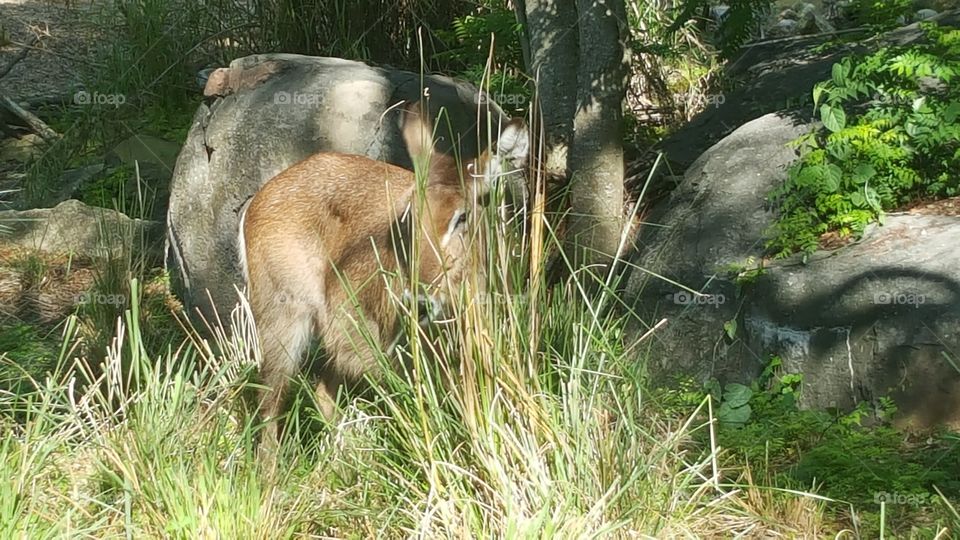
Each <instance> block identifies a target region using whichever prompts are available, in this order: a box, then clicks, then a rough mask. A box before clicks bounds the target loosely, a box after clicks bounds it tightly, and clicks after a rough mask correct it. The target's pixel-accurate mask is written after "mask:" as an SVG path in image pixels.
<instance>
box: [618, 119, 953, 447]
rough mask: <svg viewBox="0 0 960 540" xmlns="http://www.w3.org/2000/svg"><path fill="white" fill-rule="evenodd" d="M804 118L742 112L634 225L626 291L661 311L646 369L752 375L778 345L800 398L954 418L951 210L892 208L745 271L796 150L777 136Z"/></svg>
mask: <svg viewBox="0 0 960 540" xmlns="http://www.w3.org/2000/svg"><path fill="white" fill-rule="evenodd" d="M808 128H809V126H808V125H806V124H804V123H802V122H798V121H797V119H793V118H789V117H783V116H778V115H767V116H764V117H761V118H759V119H757V120H754V121H752V122H748V123H747V124H745V125H744V126H741V127H740V128H739V129H737V130H736V131H734V132H733V133H732V134H731V135H729V136H728V137H726V138H724V139H723V140H722V141H720V142H719V143H718V144H716V145H715V146H713V147H712V148H710V150H708V151H707V152H706V153H704V154H703V155H702V156H701V157H700V158H699V159H698V160H697V161H696V162H695V163H694V164H693V165H692V166H691V167H690V168H689V169H688V171H687V173H686V176H685V178H684V180H683V182H682V183H681V185H680V187H678V188H677V190H676V191H675V192H674V193H673V194H672V195H671V197H670V199H669V200H667V201H666V202H664V203H663V204H662V205H660V206H659V207H658V208H657V209H655V210H654V212H653V214H652V215H651V217H650V218H649V220H648V225H647V226H645V227H644V229H642V230H641V233H640V250H639V252H638V255H637V258H636V259H635V260H634V262H635V263H636V264H638V266H639V269H636V270H634V271H633V275H632V276H631V278H630V281H629V284H628V291H629V294H630V295H631V296H632V298H633V300H635V306H636V309H637V310H638V312H639V313H640V314H641V315H642V317H643V319H644V320H645V321H647V322H649V323H654V322H656V321H658V320H660V319H661V318H664V317H665V318H667V320H668V322H667V324H666V326H664V327H662V328H661V329H660V330H659V331H657V332H656V333H654V334H653V336H652V337H651V338H650V340H649V341H648V344H649V347H650V349H649V356H648V358H649V359H650V361H651V362H652V365H653V367H654V371H655V372H657V373H658V374H660V375H674V374H686V375H692V376H694V377H697V378H700V379H702V380H705V379H707V378H709V377H717V378H719V379H721V380H727V381H737V382H747V381H749V380H752V379H753V378H755V377H756V376H757V375H758V374H759V373H760V371H761V370H762V368H763V366H764V365H765V364H766V363H767V362H768V361H769V359H770V357H771V356H773V355H777V356H779V357H780V358H781V359H782V360H783V366H784V368H785V369H786V370H787V371H788V372H792V373H803V375H804V380H803V389H802V394H801V405H802V406H806V407H813V408H822V407H840V408H849V407H852V406H854V405H855V404H856V403H858V402H860V401H870V400H874V399H876V398H879V397H882V396H889V397H892V398H894V400H895V401H896V403H897V404H898V406H899V407H900V411H901V413H903V414H902V416H901V419H902V421H903V422H904V423H907V424H911V425H913V426H915V427H924V428H925V427H931V426H939V425H944V424H946V425H950V426H953V427H960V370H958V369H957V367H956V366H960V356H958V353H960V251H958V250H957V249H956V246H957V239H958V238H960V217H956V216H941V215H922V214H921V213H919V212H918V213H905V214H899V215H888V216H887V219H886V222H885V225H884V226H882V227H880V226H873V227H871V228H869V229H868V230H867V232H866V234H865V235H864V237H863V238H862V239H861V240H860V241H858V242H856V243H854V244H850V245H847V246H845V247H842V248H839V249H837V250H833V251H829V252H827V251H821V252H817V253H815V254H814V255H812V256H811V257H809V258H808V259H807V261H806V263H804V262H803V261H802V260H800V259H797V258H794V259H787V260H783V261H772V262H771V261H767V262H766V263H765V265H764V266H765V268H764V269H763V271H762V273H760V274H759V275H757V274H755V273H754V274H751V273H750V272H749V270H750V269H751V268H756V267H757V266H758V263H759V262H760V261H761V260H762V253H763V240H764V236H763V232H764V230H765V229H766V228H767V226H768V225H769V224H770V223H771V222H772V220H773V217H774V215H773V213H772V212H771V211H770V210H769V209H768V208H767V203H766V195H767V193H768V192H769V190H770V189H771V188H773V187H774V186H776V185H777V184H779V183H780V182H781V181H782V180H783V179H784V178H785V175H786V173H785V167H786V165H787V164H789V163H790V162H791V161H792V160H793V159H794V152H793V150H792V149H790V148H789V147H787V146H786V143H788V142H789V141H790V140H792V139H794V138H795V137H797V136H798V135H800V134H801V133H804V132H805V131H807V129H808ZM738 274H739V275H740V276H750V277H749V278H747V279H740V280H738V279H737V275H738ZM684 287H688V288H689V289H692V291H693V292H691V291H690V290H687V289H685V288H684ZM697 293H700V294H699V295H698V294H697ZM729 321H735V324H736V331H735V333H734V336H733V337H732V338H731V337H730V336H729V335H728V333H727V330H729V329H732V328H733V327H732V325H731V324H730V322H729ZM725 324H726V325H727V326H726V328H725Z"/></svg>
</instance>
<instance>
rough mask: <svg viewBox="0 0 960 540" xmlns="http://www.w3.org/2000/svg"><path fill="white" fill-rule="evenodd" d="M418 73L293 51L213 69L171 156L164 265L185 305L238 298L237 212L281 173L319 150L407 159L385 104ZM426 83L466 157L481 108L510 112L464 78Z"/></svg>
mask: <svg viewBox="0 0 960 540" xmlns="http://www.w3.org/2000/svg"><path fill="white" fill-rule="evenodd" d="M420 83H421V78H420V75H419V74H415V73H410V72H406V71H399V70H393V69H387V68H376V67H371V66H368V65H366V64H362V63H360V62H354V61H348V60H342V59H337V58H319V57H308V56H301V55H293V54H269V55H254V56H249V57H245V58H240V59H237V60H235V61H234V62H232V63H231V64H230V67H229V68H223V69H218V70H216V71H214V72H212V73H210V74H209V78H208V81H207V85H206V88H205V90H204V94H205V95H206V96H208V98H211V102H210V103H209V104H204V105H202V106H201V107H200V108H199V109H198V110H197V113H196V115H195V116H194V120H193V124H192V126H191V128H190V132H189V134H188V135H187V140H186V143H185V144H184V147H183V149H182V151H181V153H180V156H179V158H178V159H177V163H176V168H175V170H174V174H173V179H172V181H171V186H170V205H169V211H168V215H167V252H168V253H167V267H168V269H169V270H170V273H171V277H173V278H174V283H175V286H176V287H177V289H178V292H179V293H180V295H181V297H182V298H183V299H184V301H185V304H186V305H187V307H188V310H189V311H191V312H193V308H200V309H201V310H203V311H204V312H205V314H206V315H210V314H211V312H210V307H211V305H210V304H209V302H208V300H207V291H209V294H210V296H211V297H212V299H213V305H214V306H216V308H217V311H218V312H219V313H220V314H221V315H222V316H223V315H226V314H228V313H229V311H230V310H231V309H232V308H233V306H234V305H235V304H236V302H237V299H238V297H237V294H236V291H235V289H234V286H235V285H236V286H238V287H242V278H241V274H240V269H239V265H238V257H237V255H238V253H237V244H236V241H237V235H238V230H239V229H238V228H239V217H238V212H239V211H240V209H241V207H242V206H243V204H244V203H245V202H246V201H247V200H248V199H249V198H250V197H252V196H253V195H254V193H256V191H257V190H258V189H259V188H260V186H262V185H263V184H264V183H265V182H266V181H267V180H269V179H270V178H272V177H273V176H275V175H276V174H278V173H280V172H281V171H283V170H284V169H286V168H288V167H290V166H291V165H293V164H294V163H296V162H298V161H300V160H302V159H304V158H306V157H307V156H309V155H311V154H313V153H316V152H318V151H339V152H345V153H351V154H362V155H366V156H369V157H371V158H373V159H377V160H381V161H386V162H389V163H393V164H396V165H399V166H401V167H405V168H408V169H412V165H411V163H410V161H409V158H408V157H407V152H406V148H405V146H404V144H403V141H402V139H401V137H400V132H399V125H398V113H397V111H396V109H394V110H391V111H390V112H386V111H387V109H388V108H389V107H392V106H394V105H395V104H397V103H398V102H400V101H401V100H417V99H419V98H420V96H421V88H420ZM423 83H424V86H426V87H428V88H429V90H428V93H429V104H430V109H431V113H432V114H431V115H432V116H433V117H434V118H436V115H437V113H438V111H439V109H440V108H441V107H444V108H445V109H446V111H447V116H446V117H442V118H441V120H439V121H437V122H436V126H437V136H440V137H443V139H442V140H439V141H438V142H437V147H438V149H440V150H443V151H448V150H449V148H450V147H451V141H453V140H455V139H458V138H462V143H461V152H462V155H463V156H464V158H467V157H470V156H473V155H476V153H477V146H478V145H477V140H478V139H477V137H476V135H475V133H476V124H477V119H478V111H479V110H484V111H486V110H488V107H489V111H490V119H491V123H492V124H493V125H496V123H497V122H498V121H499V120H501V119H505V116H504V115H503V113H502V111H501V110H500V109H499V108H498V107H497V106H496V105H495V104H493V103H490V104H489V105H487V104H483V105H481V104H480V97H479V95H478V91H477V90H476V89H475V88H474V87H472V86H471V85H469V84H466V83H462V82H456V81H454V80H452V79H448V78H445V77H439V76H427V77H425V78H424V80H423ZM385 113H386V114H385ZM445 118H449V123H448V122H447V121H446V120H445ZM481 118H482V121H481V122H480V124H481V126H483V127H485V126H487V121H486V117H485V116H484V117H481ZM451 133H452V134H453V135H452V136H451ZM486 138H487V137H486V135H483V134H481V136H480V138H479V140H481V141H486Z"/></svg>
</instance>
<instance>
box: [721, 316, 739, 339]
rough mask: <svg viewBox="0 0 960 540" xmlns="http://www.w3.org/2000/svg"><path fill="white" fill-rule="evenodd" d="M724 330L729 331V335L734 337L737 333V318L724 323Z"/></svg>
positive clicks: (731, 337)
mask: <svg viewBox="0 0 960 540" xmlns="http://www.w3.org/2000/svg"><path fill="white" fill-rule="evenodd" d="M723 331H724V332H726V333H727V337H728V338H730V339H733V338H734V337H736V335H737V320H736V319H730V320H729V321H727V322H725V323H723Z"/></svg>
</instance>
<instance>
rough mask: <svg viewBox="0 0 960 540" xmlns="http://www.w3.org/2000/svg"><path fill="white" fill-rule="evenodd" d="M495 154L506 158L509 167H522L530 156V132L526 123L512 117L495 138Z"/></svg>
mask: <svg viewBox="0 0 960 540" xmlns="http://www.w3.org/2000/svg"><path fill="white" fill-rule="evenodd" d="M497 154H498V155H499V157H500V159H504V160H507V161H508V162H509V163H510V165H511V167H513V168H517V169H522V168H524V167H526V166H527V159H528V158H529V157H530V132H529V130H528V129H527V125H526V123H525V122H524V121H523V120H521V119H520V118H514V119H513V120H510V122H508V123H507V125H506V127H504V128H503V131H501V132H500V137H499V138H497Z"/></svg>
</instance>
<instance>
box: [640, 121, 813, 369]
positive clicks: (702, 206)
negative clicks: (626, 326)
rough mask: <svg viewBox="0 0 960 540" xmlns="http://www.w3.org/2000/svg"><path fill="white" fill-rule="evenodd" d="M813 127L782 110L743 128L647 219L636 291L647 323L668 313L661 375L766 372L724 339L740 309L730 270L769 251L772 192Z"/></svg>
mask: <svg viewBox="0 0 960 540" xmlns="http://www.w3.org/2000/svg"><path fill="white" fill-rule="evenodd" d="M808 129H809V126H808V125H805V124H802V123H799V124H798V123H795V121H794V120H793V119H791V118H789V117H783V116H779V115H776V114H768V115H766V116H763V117H761V118H758V119H756V120H754V121H752V122H748V123H746V124H744V125H743V126H741V127H740V128H739V129H737V130H736V131H734V132H733V133H732V134H730V135H729V136H727V137H726V138H724V139H723V140H721V141H720V142H719V143H717V144H716V145H714V146H713V147H711V148H710V149H709V150H707V152H705V153H704V154H703V155H702V156H701V157H700V158H699V159H698V160H697V161H695V162H694V163H693V165H691V166H690V168H689V169H688V171H687V173H686V175H685V176H684V180H683V182H682V183H681V184H680V186H678V187H677V188H676V189H675V190H674V191H673V193H672V194H671V196H670V197H669V198H668V200H667V201H665V202H664V203H662V204H661V205H659V206H658V207H657V208H655V209H654V211H653V213H652V214H651V216H650V217H649V219H647V220H645V221H646V223H647V224H646V225H645V226H643V228H642V229H641V230H640V235H639V239H638V250H639V251H638V254H637V257H636V258H635V259H634V262H635V263H636V264H637V265H639V268H636V269H634V270H633V272H632V276H631V278H630V281H629V283H628V286H627V289H628V294H629V295H630V296H631V297H632V298H633V299H635V300H636V303H637V308H638V309H639V310H640V313H642V314H643V315H644V317H643V318H644V320H645V321H647V322H649V323H651V324H653V323H655V322H656V321H657V320H660V318H662V317H666V318H668V323H667V325H666V326H665V327H663V328H661V329H660V330H658V331H657V332H656V333H654V334H653V335H652V336H651V337H650V338H649V346H650V347H651V350H650V356H649V357H650V361H651V362H653V363H654V365H655V366H656V367H657V368H659V370H660V371H662V372H678V373H689V374H694V375H695V376H698V377H701V378H707V377H709V376H711V375H716V376H719V377H730V378H731V379H733V380H738V381H744V380H750V379H752V378H753V377H754V376H755V375H756V374H757V373H759V371H760V370H761V369H762V366H763V363H764V361H765V358H763V357H761V356H760V355H759V354H753V353H752V352H751V351H750V350H749V349H748V347H747V346H746V344H745V343H743V342H741V341H737V342H734V343H733V344H730V343H728V340H725V338H724V329H723V324H724V322H726V321H729V320H732V319H735V318H736V317H737V312H738V308H739V300H738V299H737V297H736V295H737V287H736V285H735V283H734V282H733V281H732V280H730V279H728V278H727V271H726V267H728V266H730V265H740V264H743V263H744V262H745V261H746V260H747V259H748V258H749V257H751V256H753V257H760V256H761V255H762V253H763V248H764V246H763V240H762V237H763V233H764V231H765V229H766V228H767V226H768V225H769V224H770V223H771V222H772V219H773V214H772V212H771V211H770V210H769V209H768V207H767V206H768V204H767V201H766V195H767V193H768V192H769V191H770V190H771V189H773V187H775V186H777V185H779V184H780V183H782V182H783V181H784V180H785V179H786V166H787V164H789V163H790V162H792V161H793V160H794V159H795V153H794V151H793V150H792V149H791V148H790V147H788V146H787V143H789V142H790V141H792V140H793V139H795V138H797V137H798V136H800V135H801V134H803V133H805V132H806V131H807V130H808ZM684 287H688V288H690V289H693V290H694V291H698V292H700V293H702V294H705V295H709V296H701V297H698V296H696V295H694V294H692V293H690V292H689V291H688V290H686V289H684Z"/></svg>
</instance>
